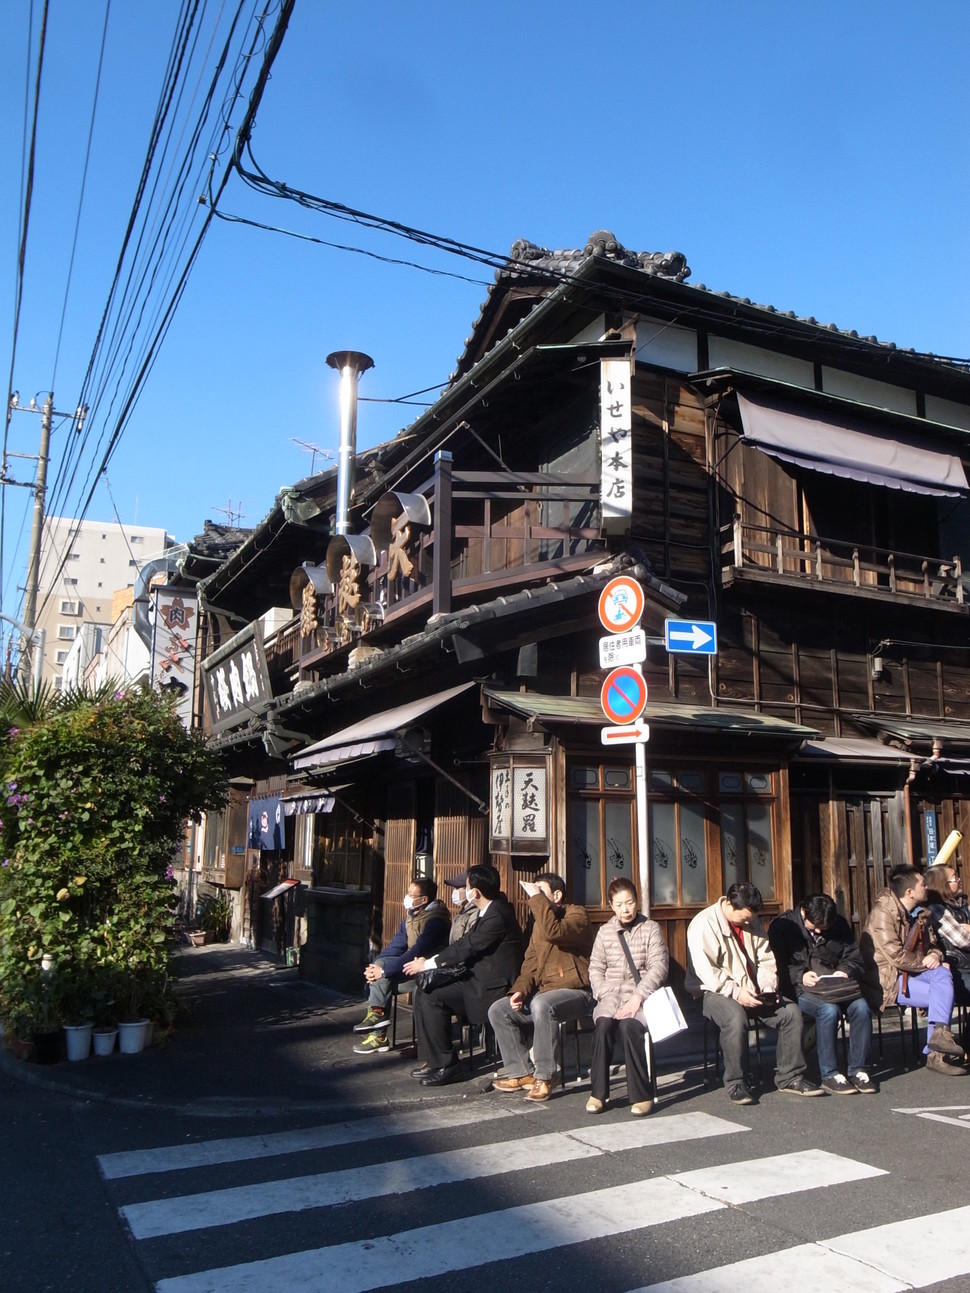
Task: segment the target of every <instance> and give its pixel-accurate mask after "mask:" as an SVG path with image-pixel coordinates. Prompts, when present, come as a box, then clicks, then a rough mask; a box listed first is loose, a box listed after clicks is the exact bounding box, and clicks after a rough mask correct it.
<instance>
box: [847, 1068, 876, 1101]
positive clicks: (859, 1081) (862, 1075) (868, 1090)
mask: <svg viewBox="0 0 970 1293" xmlns="http://www.w3.org/2000/svg"><path fill="white" fill-rule="evenodd" d="M849 1081H850V1082H851V1083H852V1085H853V1086H854V1087H855V1089H856V1090H857V1091H859V1092H861V1093H862V1094H863V1095H875V1094H876V1090H877V1087H876V1084H875V1082H873V1080H872V1078H871V1077H870V1076H869V1074H868V1073H866V1071H865V1070H864V1069H860V1070H859V1072H858V1073H850V1074H849Z"/></svg>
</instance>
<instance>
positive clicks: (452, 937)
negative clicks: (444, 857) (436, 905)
mask: <svg viewBox="0 0 970 1293" xmlns="http://www.w3.org/2000/svg"><path fill="white" fill-rule="evenodd" d="M466 879H467V874H466V873H465V872H464V871H463V872H462V873H461V875H456V876H452V878H451V879H450V880H446V881H445V884H446V885H447V886H448V888H449V889H450V890H451V905H452V906H453V907H457V908H458V910H457V911H456V912H455V914H454V915H453V916H452V918H451V933H450V934H449V935H448V942H449V943H457V942H458V940H459V938H463V937H464V936H465V934H467V933H468V930H469V929H470V927H471V926H472V925H474V924H475V922H476V920H478V908H477V907H476V906H475V904H474V903H473V902H469V901H468V895H467V892H466V890H465V881H466Z"/></svg>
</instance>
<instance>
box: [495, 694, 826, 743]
mask: <svg viewBox="0 0 970 1293" xmlns="http://www.w3.org/2000/svg"><path fill="white" fill-rule="evenodd" d="M484 691H485V698H486V700H487V701H488V702H489V703H490V704H493V705H497V706H499V707H500V708H502V709H507V710H509V711H510V712H511V713H513V714H518V715H519V716H520V717H521V718H525V719H533V720H535V721H537V722H539V723H540V724H542V725H543V726H552V725H556V724H583V725H585V724H589V725H591V726H592V725H595V726H596V727H608V726H609V723H608V722H607V720H606V717H605V716H604V714H603V710H602V708H601V707H600V702H599V698H598V697H596V696H546V695H543V694H542V693H540V692H537V691H499V690H498V689H496V688H492V687H486V688H485V689H484ZM642 721H643V722H644V723H647V724H648V725H649V726H650V727H651V728H656V729H657V731H658V732H660V731H663V732H684V731H687V730H690V731H693V732H695V733H696V734H697V735H701V734H702V733H704V732H708V733H711V734H729V733H732V732H735V733H739V734H742V733H743V734H744V735H746V736H773V737H776V738H778V737H782V738H798V737H812V736H818V732H817V731H816V730H815V728H814V727H802V726H801V725H800V724H798V723H789V722H788V720H787V719H784V718H772V717H770V716H769V715H767V714H758V713H755V711H754V710H750V709H733V708H732V709H713V708H703V707H701V706H697V705H675V704H666V703H664V702H657V703H650V702H649V701H648V702H647V707H646V709H645V710H644V711H643V716H642Z"/></svg>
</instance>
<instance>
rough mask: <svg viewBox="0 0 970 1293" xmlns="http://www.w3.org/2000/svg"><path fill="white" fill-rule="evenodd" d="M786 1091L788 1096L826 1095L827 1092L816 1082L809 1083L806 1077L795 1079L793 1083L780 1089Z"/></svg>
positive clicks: (788, 1083)
mask: <svg viewBox="0 0 970 1293" xmlns="http://www.w3.org/2000/svg"><path fill="white" fill-rule="evenodd" d="M778 1090H779V1091H784V1092H785V1094H786V1095H824V1094H825V1092H824V1091H823V1090H822V1088H821V1087H820V1086H816V1085H815V1083H814V1082H809V1080H808V1078H806V1077H797V1078H793V1079H792V1080H791V1082H786V1083H785V1085H784V1086H780V1087H779V1088H778Z"/></svg>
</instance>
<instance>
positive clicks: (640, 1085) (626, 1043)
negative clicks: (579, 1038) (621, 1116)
mask: <svg viewBox="0 0 970 1293" xmlns="http://www.w3.org/2000/svg"><path fill="white" fill-rule="evenodd" d="M646 1035H647V1029H646V1025H645V1024H644V1022H643V1020H642V1019H611V1018H605V1019H597V1021H596V1023H595V1024H594V1026H593V1059H592V1063H591V1064H590V1070H589V1076H590V1081H591V1084H592V1088H593V1091H592V1093H593V1095H594V1096H595V1097H596V1099H597V1100H605V1099H606V1098H607V1097H608V1096H609V1094H610V1060H611V1058H612V1055H613V1045H614V1043H615V1041H616V1039H617V1036H619V1038H620V1040H621V1041H622V1043H623V1058H624V1062H625V1064H626V1090H627V1095H628V1097H629V1100H630V1103H631V1104H640V1103H642V1102H643V1101H644V1100H649V1099H651V1091H650V1075H649V1073H648V1072H647V1052H646V1047H645V1044H644V1043H645V1039H646Z"/></svg>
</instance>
